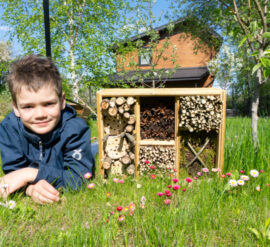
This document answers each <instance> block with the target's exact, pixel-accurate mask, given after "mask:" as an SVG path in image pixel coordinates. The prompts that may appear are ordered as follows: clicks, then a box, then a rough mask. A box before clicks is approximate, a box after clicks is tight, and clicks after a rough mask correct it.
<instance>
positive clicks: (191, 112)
mask: <svg viewBox="0 0 270 247" xmlns="http://www.w3.org/2000/svg"><path fill="white" fill-rule="evenodd" d="M222 108H223V105H222V100H221V98H220V96H182V97H180V123H179V127H180V128H183V129H188V131H189V132H198V131H206V132H210V131H211V130H214V131H216V132H218V131H219V129H220V125H221V123H222Z"/></svg>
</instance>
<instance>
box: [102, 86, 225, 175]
mask: <svg viewBox="0 0 270 247" xmlns="http://www.w3.org/2000/svg"><path fill="white" fill-rule="evenodd" d="M97 112H98V141H99V172H100V174H102V175H104V177H109V176H110V175H113V174H114V175H123V174H125V175H131V176H139V175H143V174H147V173H148V172H150V171H151V169H156V170H157V171H159V172H160V173H167V172H172V171H177V175H179V171H180V172H181V171H182V169H185V170H186V171H187V172H188V173H189V174H191V175H194V174H196V173H197V172H198V171H201V169H202V168H204V167H206V168H208V169H209V170H210V169H212V168H219V169H220V170H222V167H223V156H224V135H225V117H226V92H225V91H224V90H221V89H216V88H158V89H153V88H152V89H145V88H140V89H104V90H100V91H98V92H97Z"/></svg>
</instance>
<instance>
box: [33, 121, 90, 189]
mask: <svg viewBox="0 0 270 247" xmlns="http://www.w3.org/2000/svg"><path fill="white" fill-rule="evenodd" d="M79 120H81V119H79ZM81 121H83V120H81ZM81 121H76V123H77V124H76V127H75V126H74V125H72V126H71V125H70V126H67V127H66V128H65V130H64V133H63V135H62V136H61V138H62V139H64V140H65V139H66V140H65V144H64V146H63V148H62V152H63V156H64V159H63V162H62V163H63V164H56V166H52V165H50V166H48V165H46V164H44V163H42V162H39V164H38V175H37V177H36V179H35V181H33V183H35V182H37V181H39V180H41V179H45V180H46V181H48V182H49V183H51V184H53V186H54V187H55V188H59V187H64V188H66V189H68V188H70V189H78V188H79V187H80V186H81V185H82V183H83V180H84V178H83V175H84V174H85V173H87V172H90V173H92V175H93V172H94V166H95V160H94V158H93V156H92V152H91V143H90V129H89V128H88V126H87V125H86V124H85V123H84V122H83V123H82V122H81ZM56 162H59V160H56Z"/></svg>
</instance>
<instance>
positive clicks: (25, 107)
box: [22, 105, 32, 109]
mask: <svg viewBox="0 0 270 247" xmlns="http://www.w3.org/2000/svg"><path fill="white" fill-rule="evenodd" d="M22 108H23V109H31V108H32V106H31V105H26V106H23V107H22Z"/></svg>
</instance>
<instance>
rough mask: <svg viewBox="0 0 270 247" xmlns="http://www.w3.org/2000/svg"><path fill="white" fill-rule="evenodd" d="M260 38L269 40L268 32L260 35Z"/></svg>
mask: <svg viewBox="0 0 270 247" xmlns="http://www.w3.org/2000/svg"><path fill="white" fill-rule="evenodd" d="M262 37H263V38H267V39H270V32H265V33H263V34H262Z"/></svg>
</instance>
